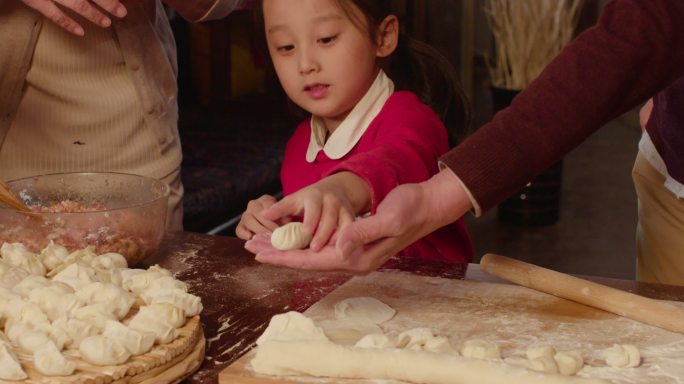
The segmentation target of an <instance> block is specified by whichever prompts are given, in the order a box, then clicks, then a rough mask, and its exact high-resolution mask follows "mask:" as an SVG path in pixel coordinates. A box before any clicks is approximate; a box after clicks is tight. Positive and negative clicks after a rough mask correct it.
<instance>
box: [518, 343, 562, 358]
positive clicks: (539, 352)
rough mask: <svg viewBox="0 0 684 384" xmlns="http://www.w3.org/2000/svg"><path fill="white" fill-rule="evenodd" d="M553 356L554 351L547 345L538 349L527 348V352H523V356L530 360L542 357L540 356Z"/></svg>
mask: <svg viewBox="0 0 684 384" xmlns="http://www.w3.org/2000/svg"><path fill="white" fill-rule="evenodd" d="M555 354H556V350H555V349H554V348H553V347H551V346H548V345H544V346H540V347H529V348H527V351H525V355H526V356H527V358H528V359H530V360H534V359H536V358H539V357H542V356H550V357H553V356H554V355H555Z"/></svg>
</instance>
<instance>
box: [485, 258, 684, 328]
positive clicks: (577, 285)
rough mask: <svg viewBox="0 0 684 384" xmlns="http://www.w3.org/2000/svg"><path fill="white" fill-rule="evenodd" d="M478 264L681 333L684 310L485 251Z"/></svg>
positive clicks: (522, 282)
mask: <svg viewBox="0 0 684 384" xmlns="http://www.w3.org/2000/svg"><path fill="white" fill-rule="evenodd" d="M480 267H481V269H482V270H484V271H485V272H487V273H489V274H490V275H494V276H496V277H499V278H502V279H504V280H508V281H511V282H513V283H516V284H519V285H522V286H524V287H528V288H532V289H535V290H537V291H541V292H545V293H548V294H551V295H554V296H558V297H560V298H563V299H568V300H572V301H575V302H578V303H580V304H584V305H588V306H591V307H594V308H598V309H602V310H604V311H608V312H612V313H614V314H616V315H620V316H623V317H627V318H629V319H632V320H636V321H640V322H642V323H646V324H650V325H654V326H656V327H660V328H663V329H666V330H668V331H673V332H678V333H684V309H682V308H679V307H675V306H674V305H671V304H668V303H666V302H662V301H658V300H654V299H649V298H647V297H643V296H639V295H635V294H633V293H629V292H625V291H621V290H619V289H615V288H611V287H607V286H605V285H602V284H598V283H594V282H591V281H588V280H584V279H580V278H577V277H574V276H570V275H567V274H564V273H561V272H556V271H553V270H550V269H546V268H542V267H539V266H536V265H532V264H528V263H525V262H523V261H519V260H515V259H511V258H508V257H505V256H499V255H494V254H491V253H488V254H486V255H484V256H483V257H482V260H481V261H480Z"/></svg>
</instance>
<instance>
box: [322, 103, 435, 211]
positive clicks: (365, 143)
mask: <svg viewBox="0 0 684 384" xmlns="http://www.w3.org/2000/svg"><path fill="white" fill-rule="evenodd" d="M411 98H415V96H413V95H412V94H411ZM415 102H416V103H418V100H417V98H415ZM405 106H406V105H405V104H399V105H397V104H395V105H394V106H393V107H390V108H386V110H383V116H381V117H380V118H376V120H375V121H374V122H373V123H372V124H371V126H370V127H369V128H368V130H367V131H366V133H365V134H364V137H363V138H362V140H361V142H359V144H358V146H359V150H358V151H356V152H355V153H351V154H349V155H347V158H345V159H344V160H343V161H342V162H341V163H340V164H338V165H337V166H335V167H334V168H332V169H331V170H330V171H329V172H328V174H327V175H330V174H333V173H336V172H341V171H349V172H352V173H354V174H356V175H358V176H359V177H361V178H363V179H364V180H365V181H366V182H367V183H368V185H369V186H370V188H371V190H372V197H371V198H372V201H371V212H372V213H375V210H376V208H377V206H378V204H379V203H380V202H381V201H382V200H383V199H384V198H385V196H387V194H388V193H389V192H390V191H391V190H392V189H393V188H395V187H396V186H397V185H399V184H405V183H417V182H421V181H424V180H427V179H428V178H429V177H430V176H432V175H433V174H435V173H436V172H437V159H438V158H439V156H440V155H441V154H443V153H444V152H446V151H447V150H448V139H447V132H446V129H445V128H444V126H443V125H442V123H441V122H440V121H439V118H438V117H437V116H436V115H434V113H432V111H431V110H430V109H429V108H428V107H427V106H425V105H423V104H420V106H419V107H418V108H415V107H413V108H410V109H408V110H407V109H406V108H403V107H405ZM327 175H326V176H327Z"/></svg>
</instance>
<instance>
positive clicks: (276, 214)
mask: <svg viewBox="0 0 684 384" xmlns="http://www.w3.org/2000/svg"><path fill="white" fill-rule="evenodd" d="M292 216H303V217H304V220H303V223H304V228H305V230H307V231H309V232H310V233H313V234H314V236H313V238H312V240H311V244H310V245H309V248H311V249H312V250H313V251H318V250H320V249H321V248H322V247H323V246H324V245H326V244H327V243H328V242H329V241H333V240H334V239H333V233H335V232H336V231H339V230H341V229H343V228H345V227H347V226H348V225H349V224H351V223H352V222H353V221H354V217H355V216H356V213H355V210H354V207H353V204H352V202H351V201H350V199H349V198H348V197H347V194H346V191H345V188H344V187H342V186H340V185H339V184H338V183H337V182H335V180H334V179H331V178H325V179H322V180H321V181H319V182H317V183H315V184H312V185H310V186H308V187H306V188H302V189H301V190H299V191H297V192H295V193H293V194H291V195H289V196H287V197H285V198H283V199H282V200H280V201H279V202H278V203H276V204H274V205H272V206H271V207H270V208H268V209H267V210H265V211H264V212H262V215H261V217H262V218H263V219H265V220H273V221H275V220H279V219H282V218H285V217H292Z"/></svg>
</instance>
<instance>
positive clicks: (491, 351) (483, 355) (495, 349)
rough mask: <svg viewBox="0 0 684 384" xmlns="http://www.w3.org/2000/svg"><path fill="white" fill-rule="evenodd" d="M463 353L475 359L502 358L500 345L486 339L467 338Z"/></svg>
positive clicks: (462, 348) (464, 355)
mask: <svg viewBox="0 0 684 384" xmlns="http://www.w3.org/2000/svg"><path fill="white" fill-rule="evenodd" d="M461 355H463V357H469V358H473V359H501V351H500V350H499V346H498V345H496V344H492V343H490V342H488V341H485V340H478V339H473V340H466V341H465V342H464V343H463V346H462V347H461Z"/></svg>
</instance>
